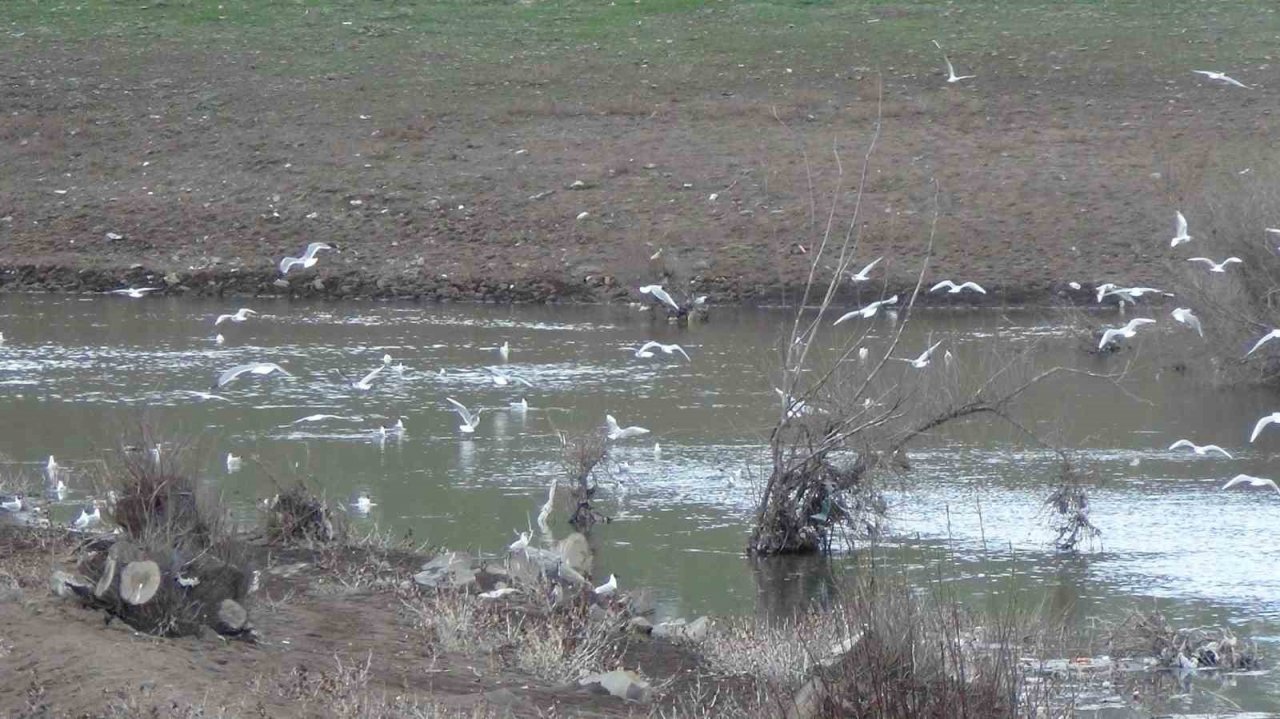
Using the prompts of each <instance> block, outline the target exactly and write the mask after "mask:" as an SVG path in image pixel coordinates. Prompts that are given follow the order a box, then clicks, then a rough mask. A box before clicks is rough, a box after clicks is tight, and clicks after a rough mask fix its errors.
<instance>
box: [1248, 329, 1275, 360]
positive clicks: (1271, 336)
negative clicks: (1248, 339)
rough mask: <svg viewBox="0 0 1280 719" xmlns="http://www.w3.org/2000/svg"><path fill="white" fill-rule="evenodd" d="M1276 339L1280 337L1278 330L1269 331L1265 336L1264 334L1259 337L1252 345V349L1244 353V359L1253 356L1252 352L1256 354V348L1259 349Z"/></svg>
mask: <svg viewBox="0 0 1280 719" xmlns="http://www.w3.org/2000/svg"><path fill="white" fill-rule="evenodd" d="M1277 337H1280V330H1271V331H1270V332H1268V333H1266V334H1265V335H1263V336H1262V337H1259V338H1258V341H1257V342H1254V343H1253V347H1252V348H1250V350H1249V351H1248V352H1245V353H1244V356H1245V357H1248V356H1249V355H1251V354H1253V353H1254V352H1256V351H1257V350H1258V348H1259V347H1261V346H1262V345H1264V344H1266V343H1268V342H1270V341H1271V340H1273V339H1275V338H1277Z"/></svg>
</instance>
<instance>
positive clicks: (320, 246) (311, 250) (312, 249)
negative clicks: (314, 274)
mask: <svg viewBox="0 0 1280 719" xmlns="http://www.w3.org/2000/svg"><path fill="white" fill-rule="evenodd" d="M332 249H333V248H332V247H330V246H329V245H327V244H325V243H323V242H312V243H311V244H309V245H307V251H306V252H303V253H302V259H303V260H304V261H305V260H310V259H314V258H315V256H316V253H317V252H319V251H320V250H332Z"/></svg>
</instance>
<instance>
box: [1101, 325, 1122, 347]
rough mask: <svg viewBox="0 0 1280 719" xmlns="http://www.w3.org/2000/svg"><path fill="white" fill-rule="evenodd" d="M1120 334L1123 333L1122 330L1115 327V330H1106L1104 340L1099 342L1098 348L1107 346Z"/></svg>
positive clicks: (1103, 335)
mask: <svg viewBox="0 0 1280 719" xmlns="http://www.w3.org/2000/svg"><path fill="white" fill-rule="evenodd" d="M1118 334H1121V332H1120V330H1114V329H1113V330H1106V331H1105V332H1103V333H1102V341H1101V342H1099V343H1098V349H1102V348H1104V347H1106V346H1107V345H1108V344H1109V343H1110V342H1111V340H1112V339H1113V338H1114V337H1115V336H1116V335H1118Z"/></svg>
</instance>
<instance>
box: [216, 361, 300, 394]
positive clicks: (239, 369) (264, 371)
mask: <svg viewBox="0 0 1280 719" xmlns="http://www.w3.org/2000/svg"><path fill="white" fill-rule="evenodd" d="M272 372H279V373H280V374H282V375H284V376H286V377H292V376H293V375H291V374H289V373H288V372H286V371H285V369H284V368H283V367H281V366H280V365H278V364H276V363H275V362H252V363H250V364H242V365H236V366H235V367H232V368H231V369H229V370H226V371H225V372H223V373H222V374H220V375H218V379H217V381H216V382H215V383H214V389H217V388H220V387H225V386H226V385H228V384H231V383H232V382H234V381H235V380H236V378H237V377H239V376H240V375H242V374H245V373H249V374H256V375H269V374H271V373H272Z"/></svg>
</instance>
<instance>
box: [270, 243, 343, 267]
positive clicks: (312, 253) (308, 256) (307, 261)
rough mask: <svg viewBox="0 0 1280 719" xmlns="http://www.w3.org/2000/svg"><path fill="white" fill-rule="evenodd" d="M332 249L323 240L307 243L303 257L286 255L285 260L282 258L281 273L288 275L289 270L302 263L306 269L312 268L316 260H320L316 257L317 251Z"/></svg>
mask: <svg viewBox="0 0 1280 719" xmlns="http://www.w3.org/2000/svg"><path fill="white" fill-rule="evenodd" d="M332 249H333V247H331V246H329V245H327V244H325V243H323V242H312V243H311V244H309V245H307V249H306V250H305V251H303V253H302V256H301V257H286V258H284V259H283V260H280V274H282V275H287V274H289V270H292V269H293V268H294V267H297V266H298V265H302V268H303V269H304V270H305V269H310V268H312V267H314V266H315V264H316V262H318V261H319V260H317V259H316V253H317V252H319V251H320V250H332Z"/></svg>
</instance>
